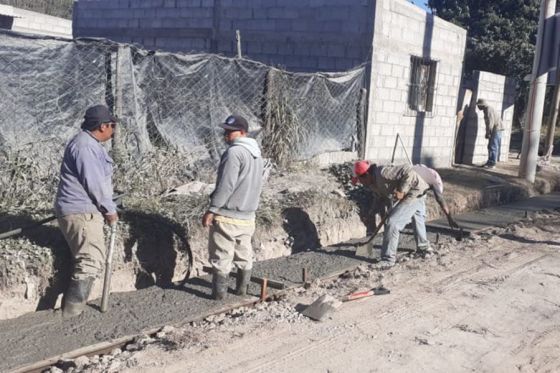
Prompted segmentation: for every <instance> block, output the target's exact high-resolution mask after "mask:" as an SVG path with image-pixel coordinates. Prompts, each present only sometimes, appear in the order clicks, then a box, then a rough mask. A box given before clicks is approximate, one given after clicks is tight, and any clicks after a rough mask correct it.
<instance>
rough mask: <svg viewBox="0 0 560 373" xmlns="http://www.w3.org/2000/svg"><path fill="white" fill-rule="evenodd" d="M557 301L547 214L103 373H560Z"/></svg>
mask: <svg viewBox="0 0 560 373" xmlns="http://www.w3.org/2000/svg"><path fill="white" fill-rule="evenodd" d="M380 283H382V284H383V285H385V286H386V287H389V288H390V289H391V291H392V292H391V294H390V295H384V296H376V297H371V298H367V299H363V300H359V301H354V302H349V303H344V304H343V306H342V307H341V308H339V310H338V311H337V312H336V313H335V314H333V316H332V318H331V319H328V320H326V321H323V322H313V321H310V320H308V319H305V318H303V317H302V316H301V315H299V314H297V312H296V311H295V310H294V308H295V306H296V305H297V304H298V303H304V304H308V303H310V302H311V301H312V300H313V299H314V298H315V297H317V296H318V295H320V294H324V293H329V294H332V295H334V296H341V295H343V294H345V293H347V292H348V291H350V290H352V289H353V288H356V287H371V286H375V285H379V284H380ZM559 290H560V212H558V211H550V212H548V213H543V214H539V215H538V216H537V217H536V218H535V219H528V220H526V221H524V222H521V223H518V224H517V225H515V226H510V227H507V228H503V229H495V230H493V231H490V232H488V233H483V234H480V235H477V236H475V237H474V238H473V239H469V240H466V241H463V242H461V243H456V242H444V243H443V244H442V245H441V246H440V247H439V254H438V255H435V256H433V257H431V258H426V259H421V258H417V259H413V260H410V261H407V262H403V263H400V264H399V265H398V266H397V267H396V268H394V269H393V270H391V271H387V272H383V273H381V274H380V273H379V272H377V271H375V270H370V269H368V268H367V267H364V268H363V269H362V270H361V271H359V270H358V271H357V272H355V273H353V274H350V276H347V278H342V279H338V280H336V281H331V282H325V283H322V284H315V285H314V286H313V287H312V288H311V289H309V290H304V289H299V290H296V291H294V292H292V293H291V294H290V295H289V296H288V298H287V299H286V300H284V301H282V302H273V304H269V305H266V306H263V307H262V309H261V310H247V311H246V314H245V315H243V314H239V313H238V314H235V313H234V314H233V316H231V315H230V316H226V317H225V319H224V318H223V317H220V318H218V319H211V320H209V322H205V323H202V324H196V325H194V326H193V325H191V326H187V327H186V328H183V329H177V330H175V331H172V332H170V333H168V334H167V335H166V336H162V338H161V339H159V340H158V341H156V342H153V343H151V344H149V345H148V346H146V347H145V348H143V349H142V350H141V351H137V352H134V353H132V354H131V355H129V356H130V357H128V358H127V360H126V364H123V363H118V364H116V365H115V364H114V365H113V367H111V366H110V365H106V366H105V367H104V369H102V370H105V371H112V370H114V371H117V370H118V371H125V372H508V373H509V372H560V291H559ZM125 366H129V368H124V367H125ZM98 368H99V366H98ZM98 368H95V367H94V366H90V369H92V370H91V371H96V370H97V369H98ZM86 370H87V368H86Z"/></svg>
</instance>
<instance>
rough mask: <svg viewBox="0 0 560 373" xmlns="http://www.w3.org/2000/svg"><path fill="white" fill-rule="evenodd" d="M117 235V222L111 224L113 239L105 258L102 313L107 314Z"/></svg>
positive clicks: (110, 241)
mask: <svg viewBox="0 0 560 373" xmlns="http://www.w3.org/2000/svg"><path fill="white" fill-rule="evenodd" d="M116 235H117V222H116V221H115V222H112V223H111V238H110V240H109V248H108V249H107V255H106V257H105V278H104V279H103V296H102V297H101V312H107V309H108V308H109V293H110V292H111V273H112V263H113V250H114V249H115V238H116Z"/></svg>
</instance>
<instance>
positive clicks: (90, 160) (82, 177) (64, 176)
mask: <svg viewBox="0 0 560 373" xmlns="http://www.w3.org/2000/svg"><path fill="white" fill-rule="evenodd" d="M112 175H113V160H112V159H111V157H109V154H108V153H107V150H105V148H104V147H103V146H102V145H101V144H100V143H99V142H98V141H97V140H96V139H95V138H94V137H93V136H92V135H91V134H90V133H89V132H87V131H81V132H80V133H78V134H77V135H76V136H74V138H73V139H72V140H70V142H69V143H68V145H66V149H65V150H64V158H63V160H62V166H61V167H60V182H59V183H58V192H57V193H56V201H55V203H54V209H55V211H56V215H57V216H59V217H62V216H66V215H72V214H86V213H91V212H98V211H99V212H101V213H102V214H114V213H115V212H116V206H115V203H114V202H113V199H112V198H113V185H112V182H111V178H112Z"/></svg>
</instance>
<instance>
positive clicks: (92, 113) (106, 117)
mask: <svg viewBox="0 0 560 373" xmlns="http://www.w3.org/2000/svg"><path fill="white" fill-rule="evenodd" d="M116 122H117V118H115V117H114V116H113V114H111V112H110V111H109V108H108V107H107V106H105V105H95V106H92V107H90V108H89V109H87V110H86V114H85V115H84V122H83V123H82V129H84V130H90V131H91V130H94V129H96V128H97V127H99V126H100V125H101V124H102V123H116Z"/></svg>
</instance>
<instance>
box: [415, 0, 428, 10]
mask: <svg viewBox="0 0 560 373" xmlns="http://www.w3.org/2000/svg"><path fill="white" fill-rule="evenodd" d="M412 2H413V3H414V4H416V5H418V6H419V7H420V8H423V9H426V5H425V3H427V1H426V0H412Z"/></svg>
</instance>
